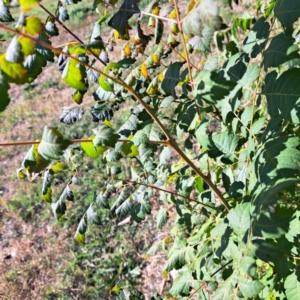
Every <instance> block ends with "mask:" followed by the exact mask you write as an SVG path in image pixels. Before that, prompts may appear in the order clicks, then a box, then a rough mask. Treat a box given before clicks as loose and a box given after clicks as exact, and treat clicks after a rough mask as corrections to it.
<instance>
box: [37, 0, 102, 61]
mask: <svg viewBox="0 0 300 300" xmlns="http://www.w3.org/2000/svg"><path fill="white" fill-rule="evenodd" d="M38 5H39V6H40V8H42V9H43V10H44V11H45V12H46V13H47V14H48V15H49V16H51V18H52V19H54V20H55V21H56V22H57V23H59V24H60V25H61V26H62V27H63V28H64V29H65V30H66V31H67V32H68V33H69V34H71V35H72V37H73V38H74V39H76V40H77V41H78V42H79V43H81V44H84V42H83V41H82V40H81V39H80V38H79V37H78V36H77V35H76V34H74V33H73V32H72V31H71V30H70V29H69V28H68V27H67V26H66V25H65V24H64V23H63V22H61V21H60V20H59V19H58V18H57V17H56V16H55V15H53V14H52V13H51V12H50V11H49V10H48V9H47V8H46V7H45V6H43V5H42V4H41V3H40V2H39V3H38ZM89 51H90V52H91V53H92V54H93V56H94V57H95V58H96V59H97V60H99V61H100V62H101V63H102V64H103V65H104V66H106V63H105V62H104V61H103V60H102V59H101V58H100V57H99V56H98V55H97V54H95V52H93V51H92V50H89Z"/></svg>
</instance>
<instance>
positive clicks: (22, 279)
mask: <svg viewBox="0 0 300 300" xmlns="http://www.w3.org/2000/svg"><path fill="white" fill-rule="evenodd" d="M96 19H97V16H96V17H95V16H89V17H88V18H87V19H85V20H82V22H81V26H80V27H79V28H77V29H76V34H77V35H78V36H79V37H81V38H82V39H85V36H86V34H87V32H88V33H90V32H91V28H92V27H91V26H93V25H91V24H93V22H94V21H95V20H96ZM60 32H61V33H62V34H61V35H60V36H59V38H58V39H53V41H52V44H53V45H55V46H56V45H59V44H62V43H65V42H66V41H70V40H72V38H70V37H69V35H68V34H67V33H66V32H63V29H60ZM1 48H2V47H1ZM71 91H72V89H71V88H68V87H67V86H66V85H65V84H63V83H62V81H61V79H60V74H59V72H58V71H57V69H56V66H55V65H54V64H53V65H49V66H47V67H45V70H44V72H43V73H42V74H41V76H39V78H38V79H37V80H36V81H35V82H34V88H33V89H29V90H24V88H23V87H20V86H16V85H12V86H11V89H10V96H11V99H12V101H11V103H10V105H9V107H8V108H7V110H6V111H5V112H4V113H3V114H1V116H0V123H1V126H0V141H1V142H12V141H26V140H35V139H37V138H39V137H40V135H41V133H42V128H43V126H44V125H48V126H54V125H55V124H56V123H57V122H58V119H59V115H60V114H61V109H62V107H64V106H72V105H74V103H73V100H72V99H71V97H70V94H71ZM87 100H88V101H89V100H92V98H91V96H87ZM28 149H29V147H27V146H18V147H9V148H8V147H5V148H4V147H2V148H0V299H24V300H26V299H28V300H29V299H57V298H51V296H49V297H48V296H46V295H51V293H59V292H60V291H63V290H65V289H68V288H69V287H67V286H65V285H64V282H63V278H62V274H63V269H64V267H65V262H66V260H68V258H70V259H71V258H72V255H73V254H72V253H71V252H68V249H69V244H70V243H73V242H74V241H73V239H72V236H73V234H74V233H73V232H70V230H63V231H62V230H60V229H59V228H58V227H57V226H55V225H54V224H55V221H54V220H53V219H52V217H51V215H50V211H49V217H48V218H47V217H46V218H45V217H43V219H40V216H39V214H38V212H40V211H42V210H47V208H46V205H45V204H44V203H42V200H40V203H37V204H36V205H35V207H34V211H33V213H32V215H31V218H29V219H27V220H23V219H22V218H20V216H19V215H20V213H26V206H25V208H22V211H16V210H15V209H12V206H11V205H12V203H13V201H15V200H18V201H21V199H30V197H32V196H33V193H38V191H37V189H36V188H35V187H30V186H31V185H34V183H32V184H30V183H28V182H23V181H21V180H20V179H18V178H17V176H16V172H15V170H16V169H17V168H18V167H20V165H21V162H22V160H23V158H24V155H25V153H26V152H27V150H28ZM24 210H25V212H24ZM149 222H150V221H149ZM150 223H151V224H152V225H151V224H150ZM150 223H149V226H153V222H150ZM149 230H150V231H153V230H155V228H154V227H152V228H151V229H149ZM165 236H166V234H165V232H163V231H162V232H160V233H159V234H158V235H157V236H156V237H155V238H154V239H153V243H154V242H155V241H158V240H160V239H163V238H164V237H165ZM145 239H149V235H147V234H145ZM164 263H165V257H164V254H163V253H162V252H161V253H158V254H157V255H156V256H153V257H147V258H145V264H144V266H145V267H144V268H143V269H142V274H141V278H140V286H139V288H140V290H141V291H143V292H144V293H145V294H146V295H148V296H149V295H151V294H152V293H153V292H155V291H162V290H163V289H164V288H166V287H167V285H168V283H167V282H166V280H165V279H164V278H163V275H162V268H163V265H164ZM77 284H78V285H77V286H75V287H72V288H70V292H69V295H70V296H69V298H68V299H80V298H78V293H79V292H78V291H80V289H82V288H83V287H82V286H81V283H80V282H78V283H77ZM108 297H109V296H107V299H108ZM64 299H65V298H64ZM99 299H100V298H99ZM102 299H103V298H102Z"/></svg>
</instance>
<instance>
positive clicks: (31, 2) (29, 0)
mask: <svg viewBox="0 0 300 300" xmlns="http://www.w3.org/2000/svg"><path fill="white" fill-rule="evenodd" d="M38 2H39V0H19V3H20V5H21V6H22V9H23V10H30V9H32V8H33V7H34V6H36V5H37V4H38Z"/></svg>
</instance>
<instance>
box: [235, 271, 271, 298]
mask: <svg viewBox="0 0 300 300" xmlns="http://www.w3.org/2000/svg"><path fill="white" fill-rule="evenodd" d="M264 287H265V286H264V285H263V284H262V283H261V282H260V281H258V280H251V279H249V278H245V277H242V276H240V277H239V290H240V291H241V293H242V295H243V296H244V297H245V298H252V297H255V296H257V295H258V294H259V293H260V292H261V291H262V290H263V289H264Z"/></svg>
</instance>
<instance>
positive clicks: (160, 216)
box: [156, 207, 169, 229]
mask: <svg viewBox="0 0 300 300" xmlns="http://www.w3.org/2000/svg"><path fill="white" fill-rule="evenodd" d="M168 215H169V213H168V211H167V210H166V209H165V208H163V207H160V209H159V211H158V213H157V216H156V219H157V221H156V223H157V228H158V229H162V228H163V226H164V225H165V224H166V223H167V221H168Z"/></svg>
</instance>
